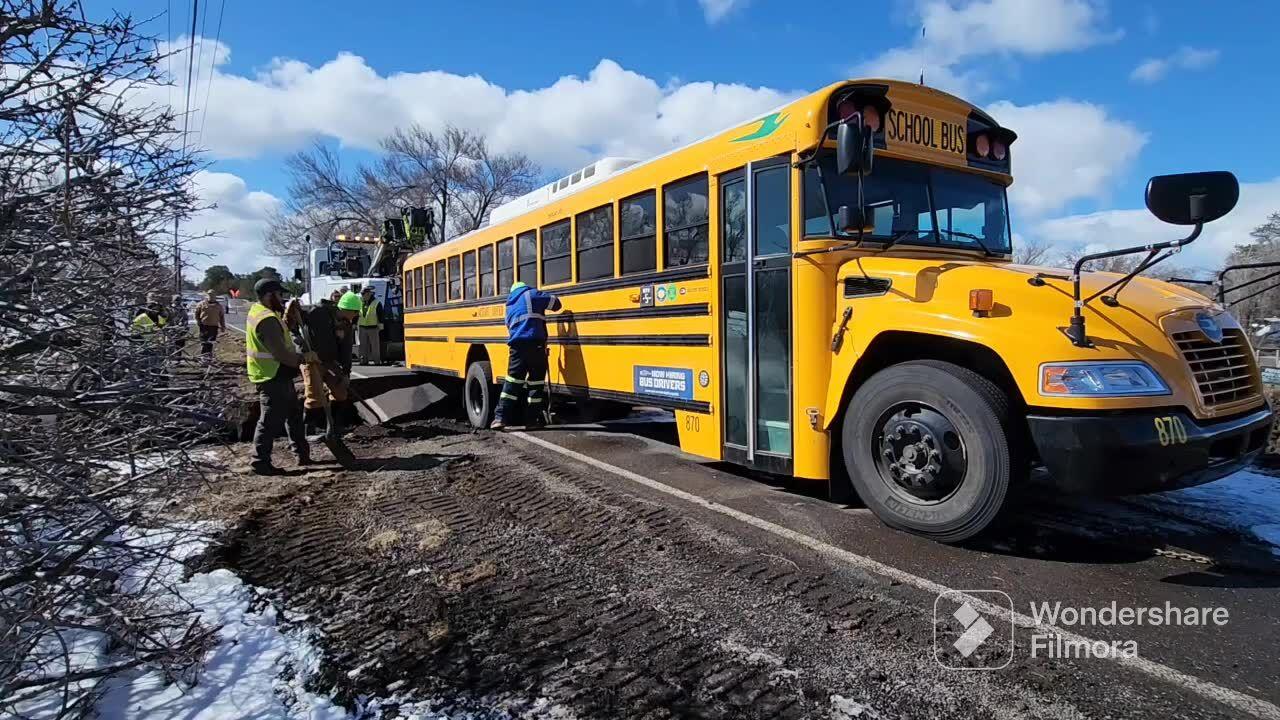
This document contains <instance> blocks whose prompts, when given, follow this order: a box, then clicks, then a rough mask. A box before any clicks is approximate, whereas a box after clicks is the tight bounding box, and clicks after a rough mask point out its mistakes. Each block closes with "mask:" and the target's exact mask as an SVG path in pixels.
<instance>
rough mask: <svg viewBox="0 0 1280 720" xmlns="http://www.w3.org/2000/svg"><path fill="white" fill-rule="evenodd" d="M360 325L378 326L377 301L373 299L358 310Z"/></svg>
mask: <svg viewBox="0 0 1280 720" xmlns="http://www.w3.org/2000/svg"><path fill="white" fill-rule="evenodd" d="M360 327H378V301H377V300H374V301H373V302H371V303H369V304H368V305H365V306H364V309H363V310H361V311H360Z"/></svg>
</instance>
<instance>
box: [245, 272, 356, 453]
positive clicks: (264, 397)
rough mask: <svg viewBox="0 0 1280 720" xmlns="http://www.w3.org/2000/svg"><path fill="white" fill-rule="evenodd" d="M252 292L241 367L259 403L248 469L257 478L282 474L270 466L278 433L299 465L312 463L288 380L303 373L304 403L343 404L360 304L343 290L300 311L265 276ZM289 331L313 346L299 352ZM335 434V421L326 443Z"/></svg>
mask: <svg viewBox="0 0 1280 720" xmlns="http://www.w3.org/2000/svg"><path fill="white" fill-rule="evenodd" d="M253 289H254V294H255V295H256V296H257V301H256V302H254V303H253V304H252V305H251V306H250V307H249V315H248V318H247V320H246V322H245V366H246V369H247V372H248V375H249V381H250V382H252V383H253V384H254V387H255V388H256V389H257V392H258V401H259V413H258V424H257V427H256V428H255V429H254V434H253V450H254V459H253V462H252V464H251V468H252V469H253V471H254V472H255V473H258V474H262V475H275V474H279V473H280V472H281V470H280V468H278V467H277V466H276V465H275V464H274V463H273V461H272V457H271V451H272V446H273V445H274V443H275V439H276V438H277V437H279V436H280V435H282V434H283V435H287V436H288V438H289V441H290V444H291V445H292V447H293V452H294V454H295V455H296V457H297V460H298V464H299V465H309V464H311V462H312V460H311V449H310V445H309V444H308V442H307V437H306V434H305V428H304V417H303V415H304V406H303V404H302V403H300V402H299V400H298V394H297V390H296V389H295V388H294V382H293V381H294V379H295V378H296V377H298V375H299V373H300V372H303V373H304V374H303V384H304V387H305V388H306V391H307V396H308V400H309V401H314V402H315V403H316V404H320V405H323V404H326V403H328V402H330V401H331V400H336V401H342V400H345V394H346V385H347V377H348V373H349V371H350V367H351V338H352V336H353V331H352V327H353V325H354V324H355V322H356V321H357V318H359V317H360V316H361V312H362V310H363V303H362V302H361V300H360V297H359V296H358V295H356V294H355V293H351V292H348V293H346V294H344V295H341V296H340V297H338V298H337V299H336V301H335V300H334V299H333V298H332V297H331V298H329V299H328V300H324V301H322V302H321V303H320V304H319V305H317V306H316V307H314V308H312V309H310V310H308V311H306V312H305V313H304V312H303V310H302V308H301V306H300V305H298V304H297V303H296V302H294V303H290V305H289V306H286V305H285V301H284V295H285V289H284V286H283V285H282V284H281V283H280V281H278V280H274V279H270V278H264V279H262V280H259V281H258V282H257V284H255V285H254V288H253ZM293 332H297V333H299V335H301V336H303V337H306V338H308V339H309V341H310V342H311V344H313V347H311V348H309V349H307V350H306V351H305V352H299V350H298V346H297V343H296V342H295V340H294V338H293V334H292V333H293ZM308 404H310V402H309V403H308ZM340 433H341V430H340V428H339V427H337V425H336V421H331V422H330V423H329V427H328V428H327V429H326V439H327V440H333V439H335V438H336V437H337V435H339V434H340Z"/></svg>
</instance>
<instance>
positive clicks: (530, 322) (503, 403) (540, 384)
mask: <svg viewBox="0 0 1280 720" xmlns="http://www.w3.org/2000/svg"><path fill="white" fill-rule="evenodd" d="M559 309H560V299H559V298H557V297H556V296H555V295H552V294H551V293H545V292H542V291H541V290H538V289H537V288H533V287H530V286H528V285H526V284H524V283H523V282H517V283H515V284H513V285H512V286H511V293H510V294H509V295H508V296H507V309H506V324H507V348H508V350H509V353H510V354H509V356H508V360H507V376H506V377H505V378H503V381H502V394H501V395H499V396H498V411H497V413H496V414H495V416H494V419H493V424H491V425H490V426H489V428H490V429H491V430H502V429H504V428H506V427H507V426H508V425H520V424H522V423H523V424H524V425H525V426H526V427H541V426H543V425H546V424H547V422H548V421H549V420H550V417H549V416H548V415H549V414H548V413H547V317H546V313H548V312H555V311H557V310H559Z"/></svg>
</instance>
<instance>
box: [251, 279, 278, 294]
mask: <svg viewBox="0 0 1280 720" xmlns="http://www.w3.org/2000/svg"><path fill="white" fill-rule="evenodd" d="M269 292H284V286H283V285H281V284H280V281H279V280H276V279H275V278H262V279H261V280H259V281H258V282H256V283H254V284H253V294H254V295H257V296H258V297H262V296H263V295H266V294H267V293H269Z"/></svg>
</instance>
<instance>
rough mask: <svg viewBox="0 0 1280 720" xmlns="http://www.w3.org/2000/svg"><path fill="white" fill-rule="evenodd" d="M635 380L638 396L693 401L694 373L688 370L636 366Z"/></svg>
mask: <svg viewBox="0 0 1280 720" xmlns="http://www.w3.org/2000/svg"><path fill="white" fill-rule="evenodd" d="M634 380H635V392H636V394H637V395H659V396H661V397H669V398H677V399H680V400H692V399H693V371H692V370H690V369H688V368H664V367H650V366H648V365H636V366H635V375H634Z"/></svg>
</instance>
